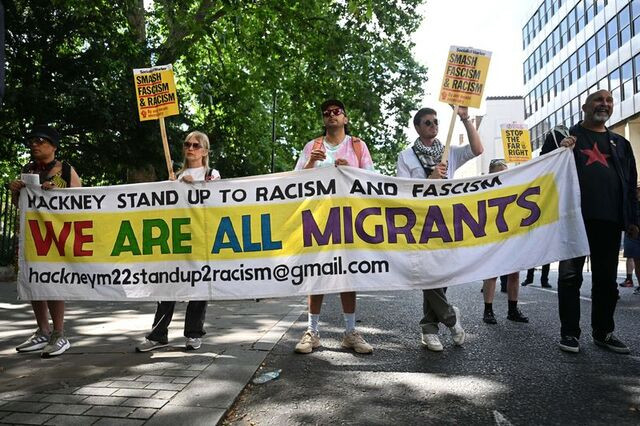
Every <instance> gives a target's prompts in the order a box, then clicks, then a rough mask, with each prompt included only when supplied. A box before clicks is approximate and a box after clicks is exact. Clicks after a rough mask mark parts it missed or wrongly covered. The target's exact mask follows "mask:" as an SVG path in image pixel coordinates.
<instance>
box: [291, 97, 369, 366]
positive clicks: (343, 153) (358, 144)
mask: <svg viewBox="0 0 640 426" xmlns="http://www.w3.org/2000/svg"><path fill="white" fill-rule="evenodd" d="M320 110H321V111H322V121H323V123H324V136H323V137H322V138H317V139H315V140H312V141H309V142H308V143H307V144H306V145H305V147H304V149H303V150H302V153H301V154H300V158H299V159H298V162H297V164H296V168H295V169H296V170H302V169H312V168H314V167H334V166H352V167H359V168H361V169H367V170H373V169H374V168H373V161H372V160H371V155H370V154H369V150H368V149H367V146H366V145H365V143H364V142H362V141H361V140H360V139H358V138H355V137H352V136H350V135H349V130H348V127H347V125H348V123H349V119H348V117H347V115H346V112H345V108H344V104H343V103H342V102H341V101H339V100H337V99H329V100H327V101H325V102H323V103H322V105H321V106H320ZM323 298H324V295H323V294H314V295H310V296H309V318H308V327H307V331H305V333H304V334H303V336H302V339H301V340H300V342H298V344H297V345H296V347H295V351H296V352H297V353H301V354H308V353H311V352H312V351H313V350H314V349H316V348H318V347H320V346H321V345H320V333H319V332H318V323H319V321H320V311H321V309H322V300H323ZM340 300H341V302H342V312H343V315H344V321H345V332H344V336H343V339H342V347H344V348H347V349H352V350H354V351H355V352H357V353H362V354H370V353H372V352H373V348H372V347H371V345H369V344H368V343H367V342H366V341H365V340H364V338H363V337H362V336H361V335H360V333H358V332H357V331H356V329H355V326H356V314H355V312H356V293H355V291H350V292H345V293H340Z"/></svg>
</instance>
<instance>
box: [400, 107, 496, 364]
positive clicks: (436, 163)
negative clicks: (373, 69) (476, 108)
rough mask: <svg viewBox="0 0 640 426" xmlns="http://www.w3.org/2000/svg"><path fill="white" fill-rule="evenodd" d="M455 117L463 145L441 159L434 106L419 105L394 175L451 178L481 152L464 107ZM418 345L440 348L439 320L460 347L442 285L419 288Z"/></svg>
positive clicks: (453, 310)
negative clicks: (412, 135)
mask: <svg viewBox="0 0 640 426" xmlns="http://www.w3.org/2000/svg"><path fill="white" fill-rule="evenodd" d="M458 116H459V117H460V121H462V123H463V124H464V127H465V129H466V131H467V137H468V138H469V143H468V144H467V145H462V146H460V145H452V146H451V147H450V148H449V160H448V162H447V163H445V162H443V161H442V154H443V153H444V148H445V147H444V145H443V144H442V142H440V140H439V139H438V138H437V136H438V117H437V113H436V111H435V110H434V109H431V108H422V109H420V110H419V111H418V112H417V113H416V114H415V115H414V117H413V127H414V128H415V129H416V132H417V133H418V138H417V139H416V140H415V141H414V143H413V144H412V145H411V146H410V147H408V148H407V149H405V150H404V151H402V152H401V153H400V155H399V156H398V164H397V169H396V176H398V177H405V178H412V179H451V178H453V174H454V173H455V171H456V170H457V169H458V167H460V166H462V165H463V164H464V163H466V162H467V161H469V160H471V159H472V158H474V157H477V156H478V155H480V154H482V151H483V150H484V148H483V147H482V142H481V140H480V135H478V132H477V130H476V128H475V126H474V125H473V123H472V122H471V121H470V120H469V111H468V108H467V107H458ZM422 297H423V303H422V312H423V317H422V319H421V320H420V327H421V328H422V344H423V345H424V346H426V347H427V349H429V350H431V351H436V352H439V351H442V350H443V349H444V347H443V346H442V343H441V342H440V338H439V337H438V331H439V326H438V325H439V323H442V324H444V325H445V326H447V327H448V328H449V330H450V331H451V336H452V338H453V343H455V344H456V345H458V346H460V345H462V344H463V343H464V341H465V336H466V334H465V331H464V329H463V328H462V325H461V322H460V310H459V309H458V308H457V307H455V306H452V305H451V304H450V303H449V301H448V300H447V295H446V288H435V289H428V290H423V292H422Z"/></svg>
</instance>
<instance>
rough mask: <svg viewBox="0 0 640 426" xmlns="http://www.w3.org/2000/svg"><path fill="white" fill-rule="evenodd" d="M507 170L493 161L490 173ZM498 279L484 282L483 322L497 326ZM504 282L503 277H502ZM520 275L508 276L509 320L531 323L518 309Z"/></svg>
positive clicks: (490, 163) (500, 161) (502, 162)
mask: <svg viewBox="0 0 640 426" xmlns="http://www.w3.org/2000/svg"><path fill="white" fill-rule="evenodd" d="M503 170H507V163H506V162H505V160H503V159H501V158H497V159H493V160H491V161H490V162H489V173H497V172H501V171H503ZM496 281H497V278H489V279H486V280H484V282H483V284H482V296H483V298H484V315H483V316H482V320H483V321H484V322H485V323H487V324H497V323H498V321H497V320H496V316H495V314H494V313H493V298H494V296H495V294H496ZM500 281H502V277H500ZM519 282H520V273H519V272H512V273H510V274H508V275H507V283H506V290H507V303H508V311H507V319H508V320H510V321H515V322H529V318H527V317H525V316H524V315H522V312H520V309H518V293H519V291H520V286H519Z"/></svg>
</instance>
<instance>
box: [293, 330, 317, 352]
mask: <svg viewBox="0 0 640 426" xmlns="http://www.w3.org/2000/svg"><path fill="white" fill-rule="evenodd" d="M319 347H320V336H319V335H318V334H316V333H314V332H313V331H311V330H307V331H305V332H304V334H303V335H302V339H300V341H299V342H298V344H297V345H296V347H295V349H294V350H295V351H296V352H297V353H299V354H310V353H311V352H313V350H314V349H316V348H319Z"/></svg>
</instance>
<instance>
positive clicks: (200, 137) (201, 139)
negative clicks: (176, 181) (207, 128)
mask: <svg viewBox="0 0 640 426" xmlns="http://www.w3.org/2000/svg"><path fill="white" fill-rule="evenodd" d="M191 139H195V140H196V141H197V142H198V143H199V144H200V145H202V148H203V149H204V150H205V151H206V152H207V153H206V154H205V155H204V156H203V157H202V166H203V167H204V168H205V169H206V171H208V170H209V137H208V136H207V135H205V134H204V133H202V132H199V131H197V130H195V131H193V132H191V133H189V134H188V135H187V137H186V138H184V141H185V142H189V140H191ZM187 168H188V167H187V158H186V157H185V156H184V155H183V156H182V168H181V169H180V170H178V172H177V173H176V174H177V175H178V174H180V173H182V172H184V171H185V170H186V169H187Z"/></svg>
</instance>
